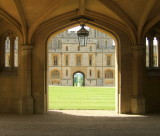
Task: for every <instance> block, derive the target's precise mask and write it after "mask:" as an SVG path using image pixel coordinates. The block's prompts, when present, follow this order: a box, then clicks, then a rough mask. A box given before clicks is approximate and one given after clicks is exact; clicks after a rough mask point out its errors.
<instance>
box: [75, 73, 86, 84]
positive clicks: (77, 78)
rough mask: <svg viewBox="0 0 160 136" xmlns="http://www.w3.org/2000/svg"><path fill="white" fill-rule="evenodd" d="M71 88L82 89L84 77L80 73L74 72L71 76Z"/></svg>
mask: <svg viewBox="0 0 160 136" xmlns="http://www.w3.org/2000/svg"><path fill="white" fill-rule="evenodd" d="M73 86H75V87H82V86H85V75H84V73H82V72H75V73H74V74H73Z"/></svg>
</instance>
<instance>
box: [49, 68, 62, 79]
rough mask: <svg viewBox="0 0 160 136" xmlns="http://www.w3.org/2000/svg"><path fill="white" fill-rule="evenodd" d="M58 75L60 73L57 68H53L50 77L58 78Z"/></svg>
mask: <svg viewBox="0 0 160 136" xmlns="http://www.w3.org/2000/svg"><path fill="white" fill-rule="evenodd" d="M59 76H60V73H59V71H58V70H53V71H52V73H51V78H53V79H56V78H59Z"/></svg>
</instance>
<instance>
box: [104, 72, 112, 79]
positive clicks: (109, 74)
mask: <svg viewBox="0 0 160 136" xmlns="http://www.w3.org/2000/svg"><path fill="white" fill-rule="evenodd" d="M105 78H113V71H111V70H107V71H106V72H105Z"/></svg>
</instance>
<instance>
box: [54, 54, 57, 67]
mask: <svg viewBox="0 0 160 136" xmlns="http://www.w3.org/2000/svg"><path fill="white" fill-rule="evenodd" d="M53 65H54V66H57V65H58V56H53Z"/></svg>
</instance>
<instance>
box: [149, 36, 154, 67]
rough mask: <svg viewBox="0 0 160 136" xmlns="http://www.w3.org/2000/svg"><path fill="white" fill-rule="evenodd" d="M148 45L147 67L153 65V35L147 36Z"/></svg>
mask: <svg viewBox="0 0 160 136" xmlns="http://www.w3.org/2000/svg"><path fill="white" fill-rule="evenodd" d="M148 45H149V67H150V68H152V67H153V37H149V38H148Z"/></svg>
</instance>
